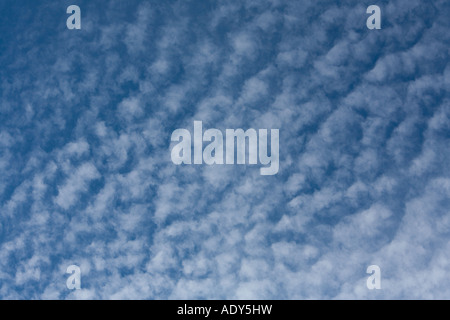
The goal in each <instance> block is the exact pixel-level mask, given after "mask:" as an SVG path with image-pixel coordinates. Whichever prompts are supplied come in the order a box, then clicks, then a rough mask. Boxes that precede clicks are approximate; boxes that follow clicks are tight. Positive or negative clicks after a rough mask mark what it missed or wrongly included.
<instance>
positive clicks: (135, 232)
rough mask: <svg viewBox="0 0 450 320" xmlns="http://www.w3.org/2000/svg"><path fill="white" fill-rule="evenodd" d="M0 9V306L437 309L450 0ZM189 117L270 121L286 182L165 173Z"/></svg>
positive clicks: (224, 171)
mask: <svg viewBox="0 0 450 320" xmlns="http://www.w3.org/2000/svg"><path fill="white" fill-rule="evenodd" d="M73 4H75V5H78V6H79V7H80V8H81V29H80V30H69V29H68V28H67V27H66V20H67V18H68V17H69V14H67V13H66V9H67V7H68V6H69V5H73ZM374 4H375V5H378V6H379V7H380V9H381V17H382V23H381V24H382V25H381V27H382V28H381V29H380V30H369V29H368V28H367V27H366V20H367V18H368V17H369V16H370V15H369V14H367V13H366V9H367V7H368V6H370V5H374ZM0 12H2V18H1V19H0V30H1V32H0V177H1V178H0V299H448V298H449V297H450V278H449V276H448V271H449V270H450V241H449V240H450V210H449V208H450V161H449V159H450V148H449V142H450V103H449V100H450V94H449V91H448V88H449V87H450V64H449V56H450V49H449V48H450V32H449V30H450V20H449V16H450V2H449V1H447V0H430V1H420V0H391V1H386V0H377V1H376V2H375V1H370V2H367V1H357V0H346V1H324V0H300V1H299V0H294V1H291V0H289V1H288V0H272V1H253V0H242V1H222V0H217V1H198V0H197V1H136V0H130V1H118V0H111V1H81V0H78V1H76V2H75V1H66V0H64V1H48V0H45V1H30V0H18V1H7V0H2V1H1V2H0ZM194 121H202V122H203V127H204V128H217V129H219V130H222V131H225V130H226V129H228V128H230V129H236V128H243V129H248V128H255V129H279V148H280V151H279V157H280V164H279V172H278V173H277V174H276V175H270V176H263V175H260V172H259V166H255V165H211V166H210V165H206V164H203V165H175V164H174V163H173V162H172V161H171V147H172V146H173V143H171V134H172V132H173V131H174V130H176V129H178V128H186V129H188V130H190V131H191V132H192V130H193V123H194ZM70 265H77V266H79V267H80V269H81V289H80V290H70V289H68V288H67V286H66V280H67V278H68V277H69V276H70V274H67V273H66V270H67V267H68V266H70ZM370 265H378V266H379V267H380V270H381V289H379V290H369V289H368V288H367V286H366V281H367V278H368V277H369V276H370V274H368V273H367V272H366V270H367V267H368V266H370Z"/></svg>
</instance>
